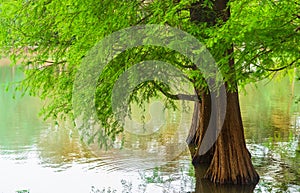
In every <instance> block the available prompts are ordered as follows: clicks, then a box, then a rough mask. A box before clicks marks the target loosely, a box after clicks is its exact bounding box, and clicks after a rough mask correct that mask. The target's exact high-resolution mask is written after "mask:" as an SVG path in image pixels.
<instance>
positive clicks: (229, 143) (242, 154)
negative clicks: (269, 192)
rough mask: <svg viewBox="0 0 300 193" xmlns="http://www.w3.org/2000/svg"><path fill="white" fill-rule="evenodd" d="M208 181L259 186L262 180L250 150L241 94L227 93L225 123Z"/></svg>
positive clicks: (217, 142)
mask: <svg viewBox="0 0 300 193" xmlns="http://www.w3.org/2000/svg"><path fill="white" fill-rule="evenodd" d="M205 178H208V179H210V180H211V181H212V182H215V183H220V184H225V183H233V184H251V183H252V184H256V183H257V182H258V180H259V176H258V174H257V172H256V171H255V169H254V167H253V165H252V162H251V156H250V153H249V151H248V150H247V148H246V143H245V138H244V128H243V124H242V118H241V112H240V106H239V99H238V92H233V93H227V108H226V116H225V121H224V124H223V126H222V130H221V132H220V135H219V136H218V139H217V141H216V144H215V151H214V155H213V159H212V161H211V163H210V166H209V168H208V170H207V172H206V174H205Z"/></svg>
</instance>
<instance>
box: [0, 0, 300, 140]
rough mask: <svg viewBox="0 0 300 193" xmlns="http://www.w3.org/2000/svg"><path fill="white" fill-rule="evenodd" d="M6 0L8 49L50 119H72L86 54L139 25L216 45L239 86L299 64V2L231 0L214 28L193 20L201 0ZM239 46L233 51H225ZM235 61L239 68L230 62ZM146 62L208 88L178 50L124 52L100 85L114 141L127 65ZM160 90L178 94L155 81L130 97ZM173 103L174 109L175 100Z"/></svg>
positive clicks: (225, 70) (1, 24) (1, 15)
mask: <svg viewBox="0 0 300 193" xmlns="http://www.w3.org/2000/svg"><path fill="white" fill-rule="evenodd" d="M0 2H1V3H0V48H1V52H4V53H5V54H9V55H11V58H12V59H13V60H14V61H15V62H16V61H18V60H19V59H20V58H22V59H23V60H22V61H23V63H22V66H23V67H24V69H25V73H26V79H25V80H24V81H23V83H22V85H21V86H20V89H23V90H24V91H26V90H27V91H28V92H29V93H30V94H32V95H38V96H40V97H41V98H43V99H45V101H47V104H46V105H45V109H44V110H43V113H44V114H45V115H46V117H50V116H53V117H54V118H56V117H58V116H59V115H61V114H69V115H70V116H72V106H71V103H72V89H73V84H74V78H75V73H76V72H77V70H78V68H79V66H80V64H81V61H82V59H83V58H85V55H86V54H87V52H88V51H89V50H90V49H91V48H92V47H93V46H94V45H95V44H97V43H98V42H99V41H100V40H102V39H103V38H104V37H106V36H108V35H110V34H111V33H112V32H115V31H118V30H120V29H123V28H126V27H130V26H134V25H137V24H151V23H154V24H163V25H170V26H173V27H177V28H179V29H181V30H184V31H186V32H187V33H189V34H191V35H193V36H195V37H196V38H197V39H198V40H199V41H200V42H202V43H204V44H205V45H206V47H207V48H208V49H209V50H210V52H211V54H212V55H213V57H214V59H215V60H216V62H217V64H218V65H219V69H220V71H221V72H222V75H223V78H224V81H225V82H227V84H228V85H229V87H230V84H232V88H233V89H235V88H236V87H235V83H236V82H238V83H239V84H240V85H245V84H247V83H248V82H253V81H257V80H259V79H263V78H265V77H269V76H271V75H273V74H274V73H276V71H278V70H285V69H287V70H289V69H293V68H294V67H298V66H299V58H300V56H299V53H300V50H299V49H300V48H299V45H298V44H299V42H300V41H299V37H300V36H299V31H300V29H299V26H300V21H299V18H300V16H299V10H300V5H299V3H298V2H297V1H295V0H291V1H290V0H281V1H273V0H239V1H230V3H229V4H228V5H229V6H230V11H231V14H230V17H229V19H228V20H227V21H225V20H221V19H220V18H219V19H217V20H216V21H214V24H213V25H212V23H211V22H208V21H201V22H197V23H196V22H191V15H190V11H191V7H192V6H193V5H194V3H196V2H198V1H196V0H181V1H174V0H166V1H158V0H157V1H138V0H131V1H119V0H118V1H111V0H101V1H94V0H86V1H79V0H28V1H23V0H14V1H12V0H1V1H0ZM201 7H202V9H203V10H210V11H212V10H214V8H213V1H210V0H204V1H203V4H201ZM199 14H200V15H201V13H198V15H199ZM214 15H215V14H214ZM183 42H184V40H183ZM232 46H233V47H234V50H233V53H231V54H225V53H227V52H228V50H230V49H231V48H232ZM232 59H234V70H232V68H231V67H230V66H229V61H230V60H232ZM144 60H160V61H165V62H168V63H169V64H172V65H173V66H175V67H176V68H178V69H179V70H180V71H181V72H183V73H184V74H185V76H186V77H187V78H188V79H189V80H190V82H191V83H192V84H193V86H194V87H195V88H198V89H199V88H205V87H206V86H207V84H206V83H205V81H204V79H203V77H202V74H201V71H200V70H197V69H195V68H193V64H192V63H191V61H189V60H187V59H186V58H184V57H183V56H182V55H181V54H179V53H177V52H175V51H172V50H167V49H164V48H157V47H147V46H144V47H138V48H135V49H131V50H128V51H126V52H124V53H122V54H120V55H119V56H118V57H117V58H115V59H114V60H113V61H112V62H111V63H110V65H108V67H107V68H106V69H104V71H103V73H102V74H101V76H100V77H99V81H98V87H97V90H96V92H97V93H96V95H97V97H96V106H97V108H98V110H99V111H98V116H99V119H100V120H101V121H102V122H103V123H104V126H105V127H106V128H108V130H107V133H106V134H108V133H109V134H110V136H111V137H112V138H114V137H115V134H116V133H118V132H120V131H121V130H122V129H120V125H118V123H117V122H116V120H115V119H114V118H113V115H112V109H111V91H112V89H113V84H114V82H115V81H116V80H117V79H118V77H119V76H120V75H121V74H122V73H123V72H124V71H126V69H129V68H130V67H132V66H133V65H134V64H136V63H138V62H140V61H144ZM233 79H234V80H233ZM159 89H162V90H164V91H166V92H171V91H172V90H171V89H170V88H169V87H167V86H166V85H162V84H160V83H159V82H155V81H154V82H153V81H152V82H151V81H149V82H146V83H143V84H141V85H139V87H138V89H136V90H135V92H134V93H133V95H132V96H131V98H130V100H131V101H130V102H137V103H139V104H141V103H142V102H145V101H147V100H149V99H150V98H152V97H159V96H161V95H162V94H161V91H159ZM167 102H170V103H168V104H169V106H172V102H171V100H170V98H169V99H168V100H167ZM128 113H130V112H128ZM100 135H104V134H103V133H102V134H100Z"/></svg>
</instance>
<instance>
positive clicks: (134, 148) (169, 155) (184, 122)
mask: <svg viewBox="0 0 300 193" xmlns="http://www.w3.org/2000/svg"><path fill="white" fill-rule="evenodd" d="M22 78H23V75H22V73H21V72H20V71H19V70H17V68H15V69H14V70H12V68H11V67H9V66H1V67H0V84H1V86H0V109H1V111H0V193H11V192H15V191H16V190H30V192H31V193H41V192H43V193H48V192H49V193H50V192H51V193H53V192H73V193H77V192H78V193H84V192H97V190H101V191H102V190H103V192H109V190H110V191H115V192H164V191H165V192H189V191H195V189H196V190H197V191H202V192H207V191H210V192H224V193H225V192H228V193H229V192H253V189H254V192H293V193H294V192H300V167H299V166H300V141H299V135H300V113H299V112H300V106H299V105H297V104H295V102H294V95H297V94H298V93H299V95H300V92H299V91H300V83H299V82H294V83H293V82H292V81H289V79H284V80H283V81H272V82H270V83H268V84H266V82H262V83H259V84H258V85H257V88H256V87H255V86H253V85H248V86H246V91H247V95H243V94H240V99H241V108H242V116H243V121H244V127H245V134H246V140H247V146H248V148H249V150H250V151H251V153H252V158H253V163H254V165H255V167H256V168H257V171H258V173H259V174H260V176H261V180H260V182H259V184H258V185H257V186H256V187H237V186H234V187H233V186H226V187H224V186H223V187H218V186H214V185H212V184H210V183H209V182H207V181H203V180H201V179H200V177H198V176H199V175H200V173H201V171H198V170H201V168H200V169H196V171H195V169H194V167H193V166H192V165H191V159H190V155H189V152H188V150H187V149H186V145H185V138H186V136H187V131H188V128H189V126H190V120H191V114H190V113H180V112H175V111H172V110H169V111H163V109H164V108H163V104H162V103H161V102H160V101H155V100H154V101H153V102H152V103H151V105H150V106H149V107H147V109H146V112H148V114H146V127H143V126H141V125H142V123H139V122H138V121H136V120H137V119H136V120H135V121H129V120H128V121H127V123H126V124H127V125H126V130H127V132H125V134H124V136H123V138H122V139H120V141H122V149H119V148H116V149H112V150H109V151H107V152H106V151H91V150H90V148H89V147H87V146H86V145H85V144H83V143H82V142H81V141H80V138H79V136H78V133H77V131H76V130H75V129H74V128H73V125H72V124H69V123H61V124H60V125H59V126H57V125H55V124H53V123H52V122H51V121H47V122H45V121H43V120H42V119H41V118H40V117H38V112H39V110H40V108H41V106H42V105H43V103H42V102H41V101H39V100H38V99H37V98H34V97H29V96H27V95H26V96H24V97H21V96H20V95H21V94H20V93H18V92H17V93H14V92H13V89H10V90H8V91H5V90H6V89H5V87H6V85H7V83H9V82H17V81H19V80H21V79H22ZM14 95H15V99H13V96H14ZM136 115H139V111H138V110H137V111H136ZM157 120H159V121H157ZM142 131H147V132H146V134H147V135H144V134H143V132H142ZM202 172H203V171H202ZM195 176H197V177H198V178H196V177H195Z"/></svg>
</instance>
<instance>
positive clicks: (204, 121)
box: [187, 93, 213, 165]
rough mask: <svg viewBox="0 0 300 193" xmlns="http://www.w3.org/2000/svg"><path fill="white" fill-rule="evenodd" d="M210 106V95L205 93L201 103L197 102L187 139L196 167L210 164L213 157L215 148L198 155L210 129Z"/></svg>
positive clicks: (202, 95)
mask: <svg viewBox="0 0 300 193" xmlns="http://www.w3.org/2000/svg"><path fill="white" fill-rule="evenodd" d="M210 104H211V101H210V95H209V94H207V93H203V94H201V103H199V102H195V105H194V113H193V118H192V124H191V128H190V132H189V136H188V138H187V143H188V146H189V149H190V151H191V155H192V158H193V161H192V162H193V164H195V165H197V164H200V163H210V161H211V160H212V156H213V148H211V149H210V150H209V151H208V152H207V153H205V154H204V155H199V154H198V153H196V152H197V149H198V147H199V146H198V144H201V143H202V141H203V137H204V134H205V132H206V130H207V127H208V123H209V118H210V112H211V110H210V108H211V105H210ZM202 112H203V113H202ZM204 112H205V113H204Z"/></svg>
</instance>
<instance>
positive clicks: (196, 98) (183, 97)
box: [151, 81, 201, 102]
mask: <svg viewBox="0 0 300 193" xmlns="http://www.w3.org/2000/svg"><path fill="white" fill-rule="evenodd" d="M151 83H152V84H153V85H154V86H155V87H156V88H157V89H158V90H159V91H160V92H161V93H162V94H163V95H165V96H166V97H168V98H170V99H172V100H187V101H194V102H196V101H200V102H201V99H200V98H199V96H198V95H187V94H171V93H169V92H167V91H166V90H164V89H163V88H162V87H161V86H160V85H159V84H157V83H156V82H154V81H151Z"/></svg>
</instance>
